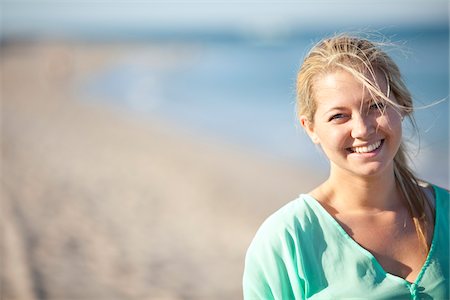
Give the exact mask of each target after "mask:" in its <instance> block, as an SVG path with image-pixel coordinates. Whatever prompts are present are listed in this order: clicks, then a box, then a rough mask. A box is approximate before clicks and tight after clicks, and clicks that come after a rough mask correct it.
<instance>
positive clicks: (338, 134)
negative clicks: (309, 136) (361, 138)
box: [317, 126, 350, 150]
mask: <svg viewBox="0 0 450 300" xmlns="http://www.w3.org/2000/svg"><path fill="white" fill-rule="evenodd" d="M317 135H318V136H319V139H320V144H321V146H322V148H327V149H330V150H341V149H343V148H346V147H348V137H349V136H350V134H349V132H348V130H347V129H345V128H344V126H341V127H339V128H324V129H323V130H322V131H320V132H317ZM324 150H325V149H324Z"/></svg>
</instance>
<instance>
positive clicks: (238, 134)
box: [0, 0, 450, 300]
mask: <svg viewBox="0 0 450 300" xmlns="http://www.w3.org/2000/svg"><path fill="white" fill-rule="evenodd" d="M0 8H1V46H0V51H1V52H0V59H1V61H0V62H1V104H2V109H1V122H2V123H1V124H2V126H1V130H2V134H1V143H2V148H1V149H2V151H1V154H2V156H1V168H2V172H1V176H2V189H1V199H2V211H1V213H2V231H3V234H2V239H1V246H2V260H1V262H0V263H1V266H0V270H1V296H2V299H21V300H22V299H239V298H241V293H242V291H241V277H242V271H243V263H244V255H245V251H246V248H247V247H248V244H249V243H250V241H251V238H252V237H253V235H254V233H255V231H256V229H257V228H258V226H259V225H260V224H261V222H262V221H263V220H264V219H265V218H266V217H267V216H268V215H269V214H270V213H272V212H273V211H274V210H276V209H277V208H279V207H280V206H282V205H283V204H284V203H286V202H288V201H290V200H292V199H294V198H295V197H296V196H297V195H298V194H299V193H306V192H308V191H309V190H310V189H311V188H312V187H314V186H315V185H317V184H319V183H320V182H321V181H322V180H323V179H324V178H326V175H327V171H328V170H327V164H328V163H327V161H326V158H325V157H324V155H323V154H321V151H320V149H318V148H316V147H314V146H313V145H312V143H311V142H310V141H309V140H308V138H307V136H306V135H305V134H304V133H303V132H302V130H301V128H300V127H299V126H298V125H297V122H296V119H295V79H296V73H297V71H298V69H299V67H300V65H301V62H302V59H303V57H304V55H305V54H306V53H307V51H308V50H309V49H310V47H311V46H312V45H313V44H314V43H315V42H317V41H319V40H320V39H322V38H323V37H325V36H329V35H332V34H333V33H339V32H353V33H360V32H362V33H364V34H366V35H368V37H369V38H373V39H375V40H378V41H385V40H388V41H390V42H392V43H393V44H395V46H393V47H388V48H387V49H386V50H387V51H388V52H389V53H390V54H391V55H392V57H393V58H394V59H395V60H396V62H397V63H398V65H399V66H400V69H401V70H402V72H403V75H404V78H405V81H406V83H407V85H408V87H409V88H410V90H411V92H412V94H413V96H414V101H415V103H416V106H417V107H418V109H417V111H416V119H417V123H418V126H419V133H418V134H415V133H414V132H413V131H412V130H411V129H410V128H409V127H408V126H407V127H406V128H405V129H406V134H405V138H406V141H407V144H408V146H409V149H410V150H411V162H412V164H413V167H414V169H415V170H416V172H417V174H418V175H419V177H421V178H424V179H426V180H429V181H431V182H433V183H435V184H438V185H440V186H443V187H446V188H449V186H450V184H449V170H448V166H449V161H448V157H449V147H448V146H449V126H448V125H449V124H448V122H449V100H448V95H449V87H448V85H449V23H448V13H449V4H448V1H426V2H425V1H395V2H392V1H385V0H383V1H376V3H375V2H371V1H364V2H363V1H339V2H338V1H297V2H294V1H281V2H275V1H242V2H238V1H229V2H225V1H164V2H163V1H107V0H105V1H81V0H71V1H50V0H49V1H40V0H28V1H21V0H14V1H12V0H10V1H8V0H2V2H1V7H0ZM443 99H445V100H444V101H440V100H443ZM430 104H433V105H430Z"/></svg>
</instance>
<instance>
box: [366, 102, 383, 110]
mask: <svg viewBox="0 0 450 300" xmlns="http://www.w3.org/2000/svg"><path fill="white" fill-rule="evenodd" d="M384 107H385V104H384V103H383V102H381V101H379V102H372V103H371V104H370V105H369V109H370V110H374V109H377V110H382V109H384Z"/></svg>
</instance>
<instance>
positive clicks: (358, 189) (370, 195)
mask: <svg viewBox="0 0 450 300" xmlns="http://www.w3.org/2000/svg"><path fill="white" fill-rule="evenodd" d="M388 170H389V168H388ZM322 189H323V190H322V192H323V193H322V194H324V195H325V196H324V197H323V198H324V199H326V200H327V201H329V202H330V204H331V205H332V206H333V207H335V208H336V209H338V210H341V209H342V210H346V211H354V212H357V211H359V212H362V211H366V212H377V211H385V210H391V209H393V208H394V207H397V206H398V205H400V197H399V194H398V190H397V187H396V184H395V177H394V172H393V170H389V171H386V172H384V173H383V174H381V175H377V176H365V177H363V176H356V175H354V174H342V171H334V170H333V169H332V170H331V172H330V177H329V178H328V180H327V181H326V182H325V183H324V184H323V187H322Z"/></svg>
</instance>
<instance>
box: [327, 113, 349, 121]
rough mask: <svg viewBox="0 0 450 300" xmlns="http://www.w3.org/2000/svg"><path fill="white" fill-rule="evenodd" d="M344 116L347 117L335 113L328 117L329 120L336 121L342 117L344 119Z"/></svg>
mask: <svg viewBox="0 0 450 300" xmlns="http://www.w3.org/2000/svg"><path fill="white" fill-rule="evenodd" d="M343 118H345V115H344V114H335V115H333V116H331V117H330V118H329V119H328V122H331V121H335V120H340V119H343Z"/></svg>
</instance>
